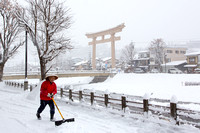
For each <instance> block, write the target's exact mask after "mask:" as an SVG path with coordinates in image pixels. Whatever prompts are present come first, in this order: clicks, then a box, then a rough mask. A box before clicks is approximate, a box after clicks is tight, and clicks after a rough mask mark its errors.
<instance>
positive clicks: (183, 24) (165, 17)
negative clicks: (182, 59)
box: [67, 0, 200, 48]
mask: <svg viewBox="0 0 200 133" xmlns="http://www.w3.org/2000/svg"><path fill="white" fill-rule="evenodd" d="M67 5H68V6H69V7H70V8H71V14H72V15H73V21H74V24H73V26H72V28H71V33H72V39H73V42H74V43H75V44H79V45H88V42H89V39H87V38H86V36H85V34H86V33H88V32H89V33H90V32H97V31H101V30H105V29H108V28H112V27H115V26H117V25H119V24H121V23H125V26H126V27H125V28H124V29H123V31H122V32H121V33H118V35H120V36H121V41H118V42H116V45H117V47H118V48H120V47H121V46H124V45H127V44H129V43H130V42H131V41H133V42H136V45H137V46H136V47H139V46H141V47H142V46H146V45H148V42H150V41H151V40H153V39H156V38H163V39H164V41H166V42H174V43H179V42H184V41H188V40H200V0H67ZM99 45H101V44H99Z"/></svg>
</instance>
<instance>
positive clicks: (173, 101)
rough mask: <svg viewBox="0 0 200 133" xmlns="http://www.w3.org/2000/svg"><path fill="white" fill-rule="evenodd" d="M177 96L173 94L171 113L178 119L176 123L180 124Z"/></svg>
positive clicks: (172, 116)
mask: <svg viewBox="0 0 200 133" xmlns="http://www.w3.org/2000/svg"><path fill="white" fill-rule="evenodd" d="M177 103H178V101H177V98H176V96H172V98H171V100H170V115H171V118H173V119H174V120H175V121H176V124H178V122H177Z"/></svg>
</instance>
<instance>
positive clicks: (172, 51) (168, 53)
mask: <svg viewBox="0 0 200 133" xmlns="http://www.w3.org/2000/svg"><path fill="white" fill-rule="evenodd" d="M186 51H187V48H186V47H177V46H168V47H165V48H164V49H163V52H161V55H159V57H160V62H161V64H166V63H168V62H174V61H184V60H186V55H185V54H186ZM156 54H157V53H155V51H151V50H150V63H149V68H150V70H152V69H160V68H159V66H158V64H157V63H156V59H155V57H156ZM160 71H161V72H162V71H163V67H162V69H161V70H160Z"/></svg>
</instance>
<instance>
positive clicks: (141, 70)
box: [133, 67, 146, 73]
mask: <svg viewBox="0 0 200 133" xmlns="http://www.w3.org/2000/svg"><path fill="white" fill-rule="evenodd" d="M145 72H146V71H145V70H144V69H142V68H140V67H136V68H135V69H134V71H133V73H145Z"/></svg>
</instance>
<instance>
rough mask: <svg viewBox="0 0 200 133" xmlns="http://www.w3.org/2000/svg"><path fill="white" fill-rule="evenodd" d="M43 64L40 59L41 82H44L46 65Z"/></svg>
mask: <svg viewBox="0 0 200 133" xmlns="http://www.w3.org/2000/svg"><path fill="white" fill-rule="evenodd" d="M44 62H45V61H44V59H43V58H40V70H41V80H44V79H45V77H46V64H45V63H44Z"/></svg>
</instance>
